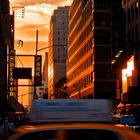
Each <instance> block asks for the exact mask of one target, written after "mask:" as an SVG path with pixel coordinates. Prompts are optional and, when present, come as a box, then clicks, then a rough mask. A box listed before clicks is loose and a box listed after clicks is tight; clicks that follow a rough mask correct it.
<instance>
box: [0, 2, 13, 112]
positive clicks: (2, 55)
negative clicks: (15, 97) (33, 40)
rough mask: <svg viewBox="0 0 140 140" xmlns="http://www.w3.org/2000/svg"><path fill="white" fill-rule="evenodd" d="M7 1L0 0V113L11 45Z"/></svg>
mask: <svg viewBox="0 0 140 140" xmlns="http://www.w3.org/2000/svg"><path fill="white" fill-rule="evenodd" d="M9 14H10V13H9V1H8V0H0V112H1V113H0V114H2V113H4V112H5V111H6V106H5V105H6V101H7V73H8V71H7V68H8V63H7V62H8V56H7V54H8V52H9V48H10V46H11V40H10V39H11V34H10V33H11V30H10V24H9V23H10V16H9Z"/></svg>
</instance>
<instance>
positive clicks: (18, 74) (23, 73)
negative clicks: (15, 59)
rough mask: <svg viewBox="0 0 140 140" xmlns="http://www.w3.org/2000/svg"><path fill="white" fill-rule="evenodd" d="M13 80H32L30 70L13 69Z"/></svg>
mask: <svg viewBox="0 0 140 140" xmlns="http://www.w3.org/2000/svg"><path fill="white" fill-rule="evenodd" d="M13 79H32V68H20V67H17V68H16V67H14V68H13Z"/></svg>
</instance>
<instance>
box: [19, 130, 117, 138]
mask: <svg viewBox="0 0 140 140" xmlns="http://www.w3.org/2000/svg"><path fill="white" fill-rule="evenodd" d="M58 139H59V140H119V139H118V137H117V135H116V134H115V133H114V132H112V131H110V130H99V129H98V130H97V129H78V130H77V129H76V130H75V129H73V130H48V131H38V132H32V133H28V134H26V135H24V136H22V137H21V138H19V139H18V140H58Z"/></svg>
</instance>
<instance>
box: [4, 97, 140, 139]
mask: <svg viewBox="0 0 140 140" xmlns="http://www.w3.org/2000/svg"><path fill="white" fill-rule="evenodd" d="M111 111H112V109H111V101H110V100H103V99H98V100H93V99H92V100H90V99H88V100H87V99H80V100H67V99H66V100H65V99H63V100H59V99H58V100H57V99H55V100H52V101H50V100H40V101H33V105H32V106H31V110H30V113H29V116H28V117H29V120H28V122H26V124H25V125H23V126H20V127H18V128H15V129H14V130H13V131H12V133H11V135H9V136H8V137H4V139H5V140H77V139H80V140H104V139H105V140H140V135H139V134H138V133H136V132H135V131H133V130H131V129H129V128H127V127H124V125H118V124H115V123H113V121H112V120H113V119H112V114H111Z"/></svg>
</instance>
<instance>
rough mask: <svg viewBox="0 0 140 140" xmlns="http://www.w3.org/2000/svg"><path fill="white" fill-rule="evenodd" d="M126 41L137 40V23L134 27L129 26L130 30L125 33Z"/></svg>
mask: <svg viewBox="0 0 140 140" xmlns="http://www.w3.org/2000/svg"><path fill="white" fill-rule="evenodd" d="M127 39H128V40H127V43H130V42H133V41H137V40H138V39H139V28H138V24H136V25H135V27H133V28H131V30H129V31H128V33H127Z"/></svg>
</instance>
